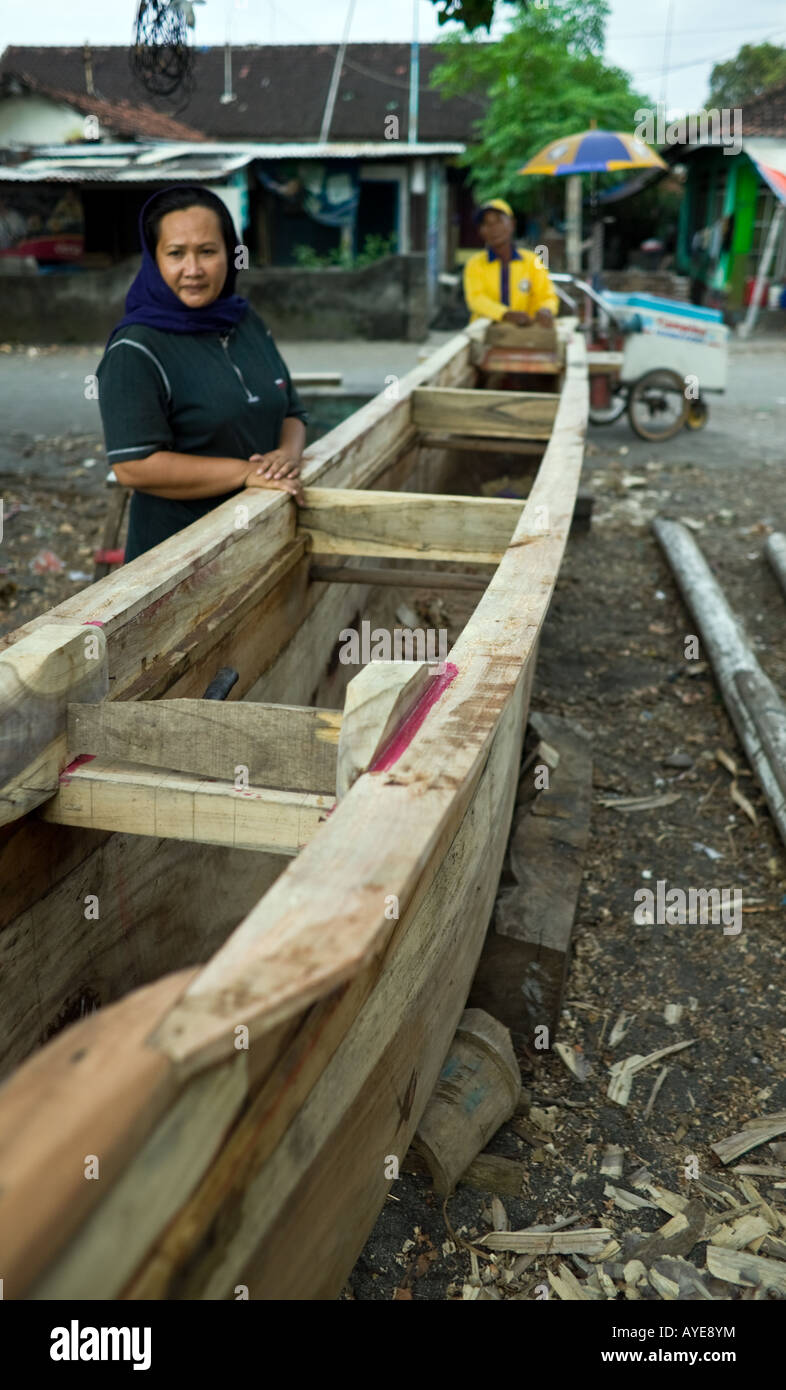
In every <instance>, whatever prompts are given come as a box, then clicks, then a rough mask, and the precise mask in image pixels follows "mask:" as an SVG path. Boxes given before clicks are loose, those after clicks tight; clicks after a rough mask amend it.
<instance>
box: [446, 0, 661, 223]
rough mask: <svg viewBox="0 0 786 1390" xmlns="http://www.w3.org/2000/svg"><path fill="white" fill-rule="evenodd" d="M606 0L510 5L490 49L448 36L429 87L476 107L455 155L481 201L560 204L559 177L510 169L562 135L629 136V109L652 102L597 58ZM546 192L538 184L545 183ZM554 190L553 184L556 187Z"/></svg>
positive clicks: (631, 125)
mask: <svg viewBox="0 0 786 1390" xmlns="http://www.w3.org/2000/svg"><path fill="white" fill-rule="evenodd" d="M608 11H609V5H608V0H549V4H548V6H547V7H545V8H543V9H541V8H539V7H536V6H535V5H534V4H530V5H528V6H527V7H526V8H525V7H523V6H518V7H517V12H516V15H515V17H514V20H513V25H512V27H511V30H510V32H509V33H507V34H505V35H504V36H503V37H502V38H501V39H499V40H498V41H497V42H496V43H488V42H483V43H478V42H477V41H474V40H471V39H468V38H465V37H459V36H457V37H451V38H448V39H446V40H445V42H444V43H443V44H442V45H441V49H442V52H443V53H444V55H445V56H444V60H443V61H442V62H441V63H440V64H439V66H438V67H437V68H436V69H435V72H434V76H433V82H434V85H435V86H438V87H439V88H440V90H441V91H442V92H443V94H444V95H445V96H464V97H466V96H470V98H471V99H473V100H475V101H477V103H478V107H479V116H478V120H477V123H476V127H475V129H476V143H474V144H473V145H471V146H470V147H469V149H468V150H467V152H466V154H465V155H464V156H462V163H464V164H465V165H467V167H468V168H469V169H470V171H471V173H470V181H471V182H472V184H473V191H474V192H475V195H476V197H477V198H479V199H483V198H491V197H499V196H500V195H504V196H505V197H506V198H509V200H510V201H511V202H513V203H514V205H517V206H518V207H519V208H522V209H523V208H526V207H531V206H532V205H533V203H534V202H535V201H540V202H542V201H543V200H544V193H545V198H546V200H547V201H548V202H550V203H553V204H561V202H562V200H563V196H564V189H563V187H562V181H561V180H554V179H550V180H545V179H535V178H526V179H524V178H521V177H519V175H518V173H517V171H518V169H520V168H521V166H522V164H524V163H526V161H527V160H528V159H529V158H530V156H531V155H533V154H537V152H538V150H539V149H541V148H542V146H543V145H546V144H548V142H549V141H550V140H553V139H556V138H557V137H559V136H560V135H569V134H572V133H573V132H575V131H577V130H586V129H588V128H589V126H590V124H591V122H592V121H593V120H595V121H596V122H597V125H598V127H599V128H601V129H604V128H610V129H621V130H628V131H631V133H632V132H633V128H634V125H635V120H634V113H635V112H636V110H637V109H638V108H639V107H642V106H650V105H652V103H651V101H650V100H649V99H648V98H647V97H646V96H644V95H642V94H640V93H638V92H635V91H633V89H632V88H631V85H630V80H629V78H628V75H627V73H625V72H623V71H622V70H621V69H620V68H616V67H611V66H610V65H608V64H607V63H606V62H605V61H604V58H603V49H604V42H605V24H606V18H607V15H608ZM547 184H548V185H551V187H548V188H547V187H545V185H547ZM555 184H556V185H557V187H556V188H555V187H554V185H555Z"/></svg>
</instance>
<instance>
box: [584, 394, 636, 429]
mask: <svg viewBox="0 0 786 1390" xmlns="http://www.w3.org/2000/svg"><path fill="white" fill-rule="evenodd" d="M627 404H628V388H627V386H618V387H617V389H616V390H615V391H614V393H613V395H612V397H611V402H610V403H609V405H604V406H592V405H591V406H590V412H589V419H590V424H591V425H613V424H614V421H615V420H619V418H620V415H624V414H625V407H626V405H627Z"/></svg>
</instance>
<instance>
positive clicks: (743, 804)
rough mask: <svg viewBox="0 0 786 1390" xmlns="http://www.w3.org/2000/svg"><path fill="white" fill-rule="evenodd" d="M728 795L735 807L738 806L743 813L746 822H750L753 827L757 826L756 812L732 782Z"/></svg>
mask: <svg viewBox="0 0 786 1390" xmlns="http://www.w3.org/2000/svg"><path fill="white" fill-rule="evenodd" d="M729 794H730V796H731V799H732V801H733V802H734V804H735V805H736V806H739V808H740V810H741V811H744V812H745V814H746V816H747V817H748V820H750V821H752V822H753V824H754V825H757V824H758V816H757V815H756V811H755V809H754V807H753V806H752V805H751V803H750V801H749V800H748V798H747V796H746V795H745V793H744V792H741V791H740V789H739V787H738V786H737V783H736V781H735V782H732V784H731V786H730V787H729Z"/></svg>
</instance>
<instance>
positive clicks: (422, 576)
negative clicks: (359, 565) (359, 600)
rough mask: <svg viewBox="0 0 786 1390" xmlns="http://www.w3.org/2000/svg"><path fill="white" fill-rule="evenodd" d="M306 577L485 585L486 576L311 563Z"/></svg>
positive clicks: (387, 584) (408, 585) (398, 585)
mask: <svg viewBox="0 0 786 1390" xmlns="http://www.w3.org/2000/svg"><path fill="white" fill-rule="evenodd" d="M308 577H309V579H310V580H311V581H312V583H314V584H372V585H380V586H383V587H384V588H395V589H462V590H472V591H474V590H476V589H485V588H487V587H488V582H489V577H488V575H486V576H484V575H482V574H454V573H451V572H450V571H449V570H416V569H409V568H407V569H383V568H381V567H380V566H379V565H375V566H373V567H372V566H369V567H368V569H352V568H350V566H348V565H312V566H311V569H310V570H309V576H308Z"/></svg>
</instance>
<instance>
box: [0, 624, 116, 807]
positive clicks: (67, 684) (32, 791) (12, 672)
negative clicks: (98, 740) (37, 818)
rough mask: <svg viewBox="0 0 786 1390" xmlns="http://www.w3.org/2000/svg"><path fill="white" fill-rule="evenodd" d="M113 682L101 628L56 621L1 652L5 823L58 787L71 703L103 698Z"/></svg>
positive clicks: (0, 766)
mask: <svg viewBox="0 0 786 1390" xmlns="http://www.w3.org/2000/svg"><path fill="white" fill-rule="evenodd" d="M107 688H108V672H107V659H106V641H105V638H104V634H103V633H102V632H101V631H99V630H98V629H96V628H90V627H83V626H77V625H76V624H73V623H72V624H69V625H68V626H57V625H55V624H49V625H47V626H44V627H40V628H39V629H38V630H37V631H36V632H34V633H31V634H30V635H29V636H27V637H25V638H24V639H23V640H22V641H21V642H17V643H16V645H15V646H13V647H10V648H8V649H7V650H6V651H4V652H0V825H6V824H7V823H8V822H9V821H12V820H16V819H17V818H18V817H19V816H21V815H23V814H24V813H25V812H26V811H30V810H32V809H33V808H34V807H35V806H39V805H40V804H41V802H42V801H45V800H46V798H47V797H48V796H51V795H52V792H53V791H55V790H56V788H57V779H58V777H59V775H60V772H61V771H62V769H63V767H64V766H65V763H66V760H67V759H66V738H65V717H66V707H67V705H68V703H69V701H70V700H100V699H101V698H102V697H103V696H104V695H106V692H107Z"/></svg>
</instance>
